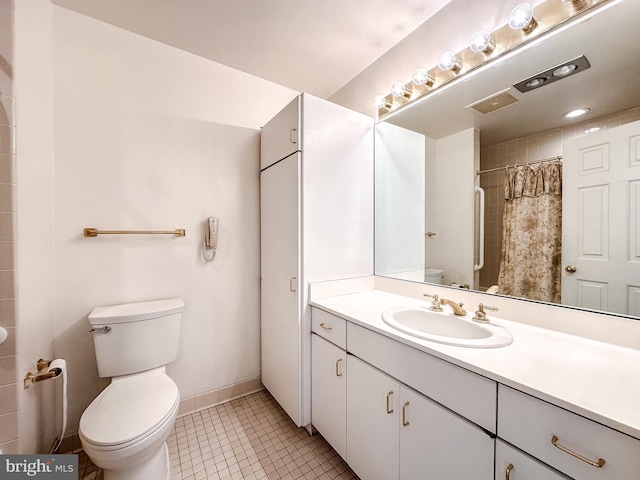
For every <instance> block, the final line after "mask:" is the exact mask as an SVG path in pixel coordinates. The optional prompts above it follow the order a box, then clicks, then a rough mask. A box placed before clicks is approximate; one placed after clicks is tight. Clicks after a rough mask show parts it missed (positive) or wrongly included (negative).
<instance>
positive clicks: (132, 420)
mask: <svg viewBox="0 0 640 480" xmlns="http://www.w3.org/2000/svg"><path fill="white" fill-rule="evenodd" d="M179 401H180V395H179V393H178V387H177V386H176V384H175V383H174V382H173V380H171V379H170V378H169V377H168V376H167V375H165V374H149V375H134V376H132V377H129V378H122V379H117V380H115V381H114V382H112V383H111V384H110V385H109V386H108V387H107V388H105V389H104V390H103V391H102V393H101V394H100V395H98V396H97V397H96V399H95V400H94V401H93V402H91V405H89V406H88V407H87V409H86V410H85V411H84V413H83V414H82V417H81V418H80V431H81V432H82V436H83V437H84V438H85V439H86V440H87V441H88V442H90V443H92V444H94V445H118V444H122V443H127V442H130V441H132V440H134V439H135V438H137V437H142V436H144V435H146V434H147V433H149V432H151V431H153V430H156V429H157V428H158V426H159V425H162V423H164V420H165V419H166V418H167V417H169V416H171V414H172V412H173V410H174V408H175V407H176V405H177V403H178V402H179Z"/></svg>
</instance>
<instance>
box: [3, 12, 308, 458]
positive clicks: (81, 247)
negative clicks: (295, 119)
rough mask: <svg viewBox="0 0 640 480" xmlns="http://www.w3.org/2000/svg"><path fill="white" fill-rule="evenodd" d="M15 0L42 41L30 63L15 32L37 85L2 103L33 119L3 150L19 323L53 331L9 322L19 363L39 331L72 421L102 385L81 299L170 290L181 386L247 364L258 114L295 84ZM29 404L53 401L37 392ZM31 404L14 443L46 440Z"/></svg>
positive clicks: (189, 390)
mask: <svg viewBox="0 0 640 480" xmlns="http://www.w3.org/2000/svg"><path fill="white" fill-rule="evenodd" d="M18 3H20V2H18ZM21 9H22V10H23V15H22V16H21V18H20V19H19V23H18V24H17V26H16V28H17V29H18V31H19V33H20V35H24V36H26V37H28V36H33V37H42V38H38V40H39V41H41V42H43V43H42V45H36V47H37V50H40V51H42V52H43V53H44V56H43V57H42V58H39V59H38V61H33V62H31V61H29V60H28V53H29V52H28V51H27V50H26V47H25V49H23V50H22V51H21V60H23V64H22V68H21V69H20V70H19V72H20V73H21V78H22V79H23V80H25V82H26V81H27V79H30V80H31V82H32V85H31V86H30V89H31V90H30V91H31V93H36V94H38V95H37V97H36V98H34V99H33V100H32V101H30V102H24V104H23V105H21V106H19V109H18V118H19V119H20V118H22V119H23V122H22V123H23V124H27V123H28V122H29V121H31V120H34V121H38V123H37V124H36V125H34V126H33V127H27V128H25V129H24V130H22V131H21V142H22V143H21V144H22V145H25V146H26V145H29V144H33V145H32V150H34V155H32V156H29V157H28V158H27V157H26V156H24V157H23V156H21V155H19V156H18V164H19V174H20V175H19V180H18V189H19V191H20V195H19V200H18V211H19V213H18V215H19V224H20V234H21V235H20V238H19V242H18V251H19V253H18V256H19V259H20V260H22V261H23V265H24V266H23V267H22V268H21V275H20V277H21V278H20V285H19V286H20V296H19V302H20V303H19V304H20V313H19V315H20V317H19V324H20V327H21V329H24V330H23V331H28V332H29V333H34V331H38V330H40V329H42V336H43V338H45V339H51V338H55V342H54V343H55V346H54V348H55V352H53V351H52V350H53V348H51V347H50V345H51V342H50V340H42V341H38V340H34V339H33V337H31V336H29V337H25V336H23V337H22V338H23V341H22V345H23V346H24V347H25V348H26V349H27V350H29V358H28V359H27V358H26V356H25V355H24V354H23V355H22V356H21V362H22V363H23V364H24V366H23V368H26V364H27V363H29V362H32V361H35V360H37V358H38V355H40V352H41V350H39V349H40V345H41V348H42V349H43V350H44V351H42V355H44V356H47V355H49V354H50V353H55V356H58V357H64V358H66V360H67V363H68V368H69V402H70V403H69V431H71V432H73V431H75V430H76V429H77V424H78V420H79V417H80V415H81V413H82V411H83V410H84V408H85V407H86V406H87V405H88V403H89V402H90V401H91V400H92V399H93V398H94V397H95V395H96V394H97V393H98V392H99V391H100V390H101V389H102V388H103V386H104V385H105V381H104V380H101V379H99V378H98V376H97V370H96V365H95V360H94V350H93V344H92V339H91V337H90V335H89V333H88V328H89V327H88V322H87V315H88V313H90V311H91V310H92V309H93V308H94V307H95V306H99V305H108V304H114V303H121V302H131V301H142V300H148V299H157V298H164V297H174V296H176V297H177V296H179V297H182V298H183V299H184V301H185V303H186V309H185V313H184V319H183V329H182V333H183V335H182V339H181V351H180V356H179V359H178V360H177V361H176V362H175V363H173V364H171V365H170V366H169V369H168V372H169V375H170V376H171V377H172V378H173V379H174V380H175V381H176V383H177V384H178V387H179V389H180V393H181V395H182V396H183V398H184V397H188V396H193V395H197V394H200V393H203V392H208V391H211V390H215V389H218V388H221V387H224V386H227V385H231V384H233V383H236V382H240V381H244V380H247V379H251V378H254V377H257V376H259V375H260V365H259V358H260V355H259V351H260V347H259V332H260V321H259V300H260V299H259V181H258V179H259V177H258V172H259V130H258V129H259V127H260V126H262V125H263V124H264V123H266V121H267V120H268V119H269V118H270V117H271V116H273V115H274V114H275V113H277V111H278V110H279V109H280V108H282V106H284V105H285V104H286V103H288V101H289V100H290V99H291V98H293V97H294V96H295V95H296V94H297V92H294V91H291V90H289V89H286V88H283V87H280V86H278V85H275V84H272V83H270V82H266V81H264V80H261V79H258V78H256V77H252V76H250V75H246V74H244V73H242V72H239V71H235V70H232V69H230V68H228V67H225V66H222V65H219V64H215V63H213V62H211V61H208V60H204V59H202V58H200V57H197V56H194V55H191V54H188V53H185V52H183V51H180V50H177V49H174V48H171V47H167V46H165V45H162V44H160V43H157V42H155V41H152V40H149V39H146V38H143V37H140V36H137V35H135V34H132V33H130V32H126V31H124V30H121V29H118V28H116V27H113V26H110V25H107V24H103V23H100V22H98V21H96V20H93V19H91V18H88V17H84V16H82V15H79V14H77V13H74V12H71V11H68V10H65V9H63V8H60V7H57V6H51V4H50V3H49V2H48V1H47V0H37V1H33V2H29V4H28V5H27V4H25V5H23V6H22V7H21ZM47 17H49V20H47ZM32 18H38V19H42V22H41V23H40V24H39V23H36V22H34V21H33V20H32ZM43 29H44V31H43ZM48 45H50V46H51V47H49V46H48ZM49 48H50V50H49ZM51 52H52V61H49V59H48V58H47V54H49V56H50V57H51ZM32 77H35V78H37V79H39V80H35V79H34V78H32ZM25 88H26V87H25ZM25 93H27V92H26V91H25ZM41 109H42V110H41ZM51 111H53V122H52V125H53V127H51V121H50V114H51ZM40 113H42V114H43V115H42V117H40V116H39V114H40ZM40 123H42V124H43V125H40ZM38 127H42V130H41V129H39V128H38ZM51 131H53V154H52V148H51ZM36 147H37V148H38V149H39V151H38V152H37V153H40V154H41V155H36V154H35V153H36V151H35V149H36ZM25 149H26V147H25ZM27 161H28V162H29V164H26V162H27ZM209 215H215V216H218V217H219V218H220V225H221V226H220V241H219V249H218V254H217V257H216V259H215V260H214V262H212V263H206V262H205V261H204V260H203V259H202V256H201V243H200V238H201V231H202V230H201V228H202V227H201V222H202V221H203V220H204V218H205V217H206V216H209ZM84 227H97V228H101V229H153V230H156V229H173V228H185V229H186V231H187V236H186V238H173V237H165V236H162V237H160V236H156V237H151V236H126V237H113V236H101V237H98V238H84V237H83V236H82V229H83V228H84ZM43 285H44V292H43V291H42V288H43ZM38 313H41V314H42V315H38ZM32 345H37V346H38V348H37V349H31V348H30V346H32ZM31 350H34V351H33V352H31ZM36 350H37V351H36ZM31 356H34V358H33V359H32V358H30V357H31ZM32 390H34V389H32ZM40 408H41V410H42V415H45V416H46V417H48V418H49V417H51V416H52V415H53V412H52V411H51V409H52V408H53V407H52V406H50V405H45V406H42V407H40ZM36 409H37V407H36V406H35V405H34V406H33V407H28V408H26V409H23V410H21V412H20V416H21V419H20V421H21V424H22V425H30V427H29V428H22V429H21V450H22V451H23V452H25V453H27V452H33V451H38V450H40V451H41V450H42V447H43V446H46V447H47V448H48V446H49V445H50V443H51V441H52V440H53V438H50V437H51V432H50V429H48V430H47V429H43V426H42V424H41V423H40V422H38V421H31V420H29V418H31V415H32V414H35V413H37V412H36ZM49 425H50V423H49ZM43 437H47V438H43Z"/></svg>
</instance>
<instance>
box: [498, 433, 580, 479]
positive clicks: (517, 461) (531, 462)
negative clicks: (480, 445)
mask: <svg viewBox="0 0 640 480" xmlns="http://www.w3.org/2000/svg"><path fill="white" fill-rule="evenodd" d="M496 480H570V478H569V477H567V476H566V475H563V474H561V473H560V472H558V471H556V470H554V469H552V468H551V467H549V466H548V465H545V464H544V463H542V462H539V461H538V460H536V459H535V458H533V457H530V456H529V455H527V454H526V453H524V452H522V451H520V450H518V449H516V448H514V447H512V446H511V445H509V444H507V443H505V442H503V441H502V440H500V439H498V440H497V441H496Z"/></svg>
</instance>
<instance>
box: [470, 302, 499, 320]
mask: <svg viewBox="0 0 640 480" xmlns="http://www.w3.org/2000/svg"><path fill="white" fill-rule="evenodd" d="M485 308H486V309H487V310H491V311H493V312H497V311H498V307H494V306H492V305H485V304H484V303H479V304H478V310H476V314H475V316H474V317H473V318H472V320H474V321H476V322H478V323H489V319H488V318H487V313H486V312H485V311H484V310H485Z"/></svg>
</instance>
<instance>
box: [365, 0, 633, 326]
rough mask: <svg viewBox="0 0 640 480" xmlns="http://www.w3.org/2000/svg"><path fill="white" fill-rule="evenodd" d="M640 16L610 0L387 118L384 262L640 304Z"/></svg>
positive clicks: (500, 286) (547, 296)
mask: <svg viewBox="0 0 640 480" xmlns="http://www.w3.org/2000/svg"><path fill="white" fill-rule="evenodd" d="M638 18H640V2H638V1H637V0H619V1H612V2H608V3H605V4H604V5H603V6H601V7H598V9H597V11H595V12H592V13H591V14H590V15H585V16H583V17H582V18H578V19H575V20H574V21H573V22H571V24H569V25H566V26H565V27H563V28H561V29H557V30H556V31H554V32H553V33H552V34H549V35H544V36H542V37H540V38H538V39H536V41H535V42H532V43H531V44H528V45H525V46H524V47H522V48H520V49H519V50H517V51H515V52H512V53H510V54H509V55H505V56H503V57H502V58H499V59H498V60H497V61H495V62H492V63H490V64H488V65H487V66H485V67H483V68H480V69H478V70H476V71H475V72H472V73H471V74H468V75H466V76H465V77H463V78H460V79H458V80H456V81H454V82H451V84H449V85H446V87H445V88H441V89H436V90H434V92H433V93H431V94H428V95H426V96H425V97H424V98H422V99H420V100H419V101H417V102H414V103H413V104H409V105H407V106H405V107H403V108H402V109H400V110H398V111H397V112H393V113H392V114H389V115H387V116H386V117H385V118H383V120H382V121H380V122H378V123H377V125H376V145H375V148H376V199H375V201H376V232H375V235H376V237H375V238H376V260H375V269H376V275H382V276H391V277H395V278H401V279H405V280H413V281H419V282H426V283H429V282H434V283H442V284H444V285H452V286H453V287H462V288H467V287H468V288H471V289H473V290H477V291H481V292H487V293H488V294H496V295H506V296H509V297H516V298H527V299H530V300H537V301H544V302H550V303H555V304H562V305H567V306H574V307H579V308H585V309H589V310H595V311H602V312H610V313H615V314H619V315H628V316H631V317H640V28H638V27H637V19H638ZM574 64H579V65H578V67H579V68H576V69H575V71H573V70H574V67H572V65H574ZM562 66H564V67H563V68H556V67H562ZM554 72H555V77H554V76H553V73H554ZM529 79H530V80H532V82H530V86H531V87H533V88H530V89H529V90H528V91H524V92H522V91H520V90H519V89H518V88H516V85H517V84H519V83H522V82H523V81H524V80H529ZM550 80H551V81H550ZM576 108H585V109H588V111H587V113H586V114H584V115H583V116H581V117H575V118H567V117H565V116H564V114H565V113H567V112H569V111H571V110H574V109H576ZM478 187H479V188H478ZM487 303H490V302H489V300H487Z"/></svg>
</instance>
